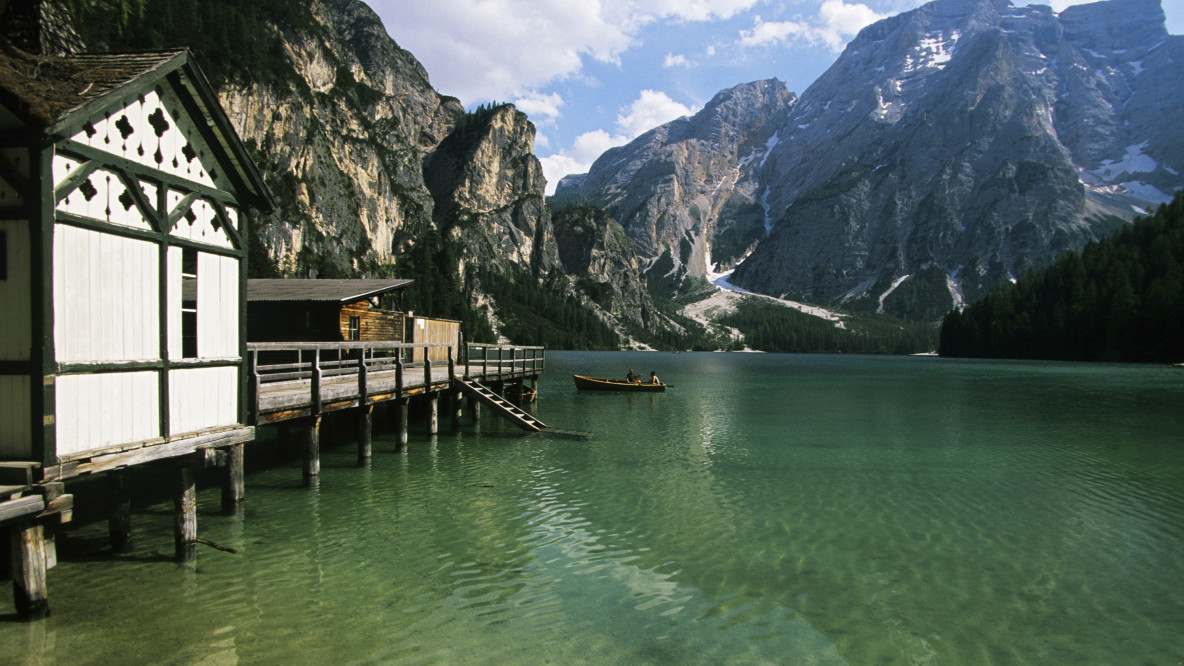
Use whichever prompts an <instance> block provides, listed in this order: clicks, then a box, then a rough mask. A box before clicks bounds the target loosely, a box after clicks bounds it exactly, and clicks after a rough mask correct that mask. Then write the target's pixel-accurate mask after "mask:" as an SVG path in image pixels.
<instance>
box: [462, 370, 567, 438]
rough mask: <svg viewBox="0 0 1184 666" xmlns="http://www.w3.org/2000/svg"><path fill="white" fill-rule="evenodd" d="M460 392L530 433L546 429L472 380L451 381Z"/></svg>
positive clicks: (544, 424) (487, 388) (508, 402)
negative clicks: (487, 406)
mask: <svg viewBox="0 0 1184 666" xmlns="http://www.w3.org/2000/svg"><path fill="white" fill-rule="evenodd" d="M453 381H454V382H455V383H456V384H457V385H458V386H459V387H460V389H461V390H462V391H464V392H465V393H466V394H468V395H470V396H473V397H475V398H477V399H478V400H480V401H481V402H482V403H484V404H486V405H489V406H490V407H492V408H493V409H494V410H495V411H497V413H498V414H500V415H501V416H502V417H504V418H506V419H509V420H510V421H511V422H513V423H514V425H516V426H518V427H519V428H522V429H523V430H529V431H531V432H539V431H540V430H543V429H545V428H546V427H547V424H546V423H543V422H542V421H540V420H538V419H536V418H535V417H533V416H531V415H530V414H527V413H526V412H525V411H523V410H522V409H520V408H519V407H518V406H517V405H515V404H514V403H512V402H510V401H509V400H506V399H505V398H503V397H502V396H500V395H498V394H497V393H495V392H494V391H493V389H491V388H489V387H488V386H485V385H483V384H481V383H480V382H477V381H475V380H472V379H455V380H453Z"/></svg>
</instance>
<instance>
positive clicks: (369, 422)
mask: <svg viewBox="0 0 1184 666" xmlns="http://www.w3.org/2000/svg"><path fill="white" fill-rule="evenodd" d="M373 413H374V405H364V406H363V407H362V408H361V409H360V410H358V462H359V463H364V462H366V461H367V460H370V435H371V434H372V433H373V430H374V417H373Z"/></svg>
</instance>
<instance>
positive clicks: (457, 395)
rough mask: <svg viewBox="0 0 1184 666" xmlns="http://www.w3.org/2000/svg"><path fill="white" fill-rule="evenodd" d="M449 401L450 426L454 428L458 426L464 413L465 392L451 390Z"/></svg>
mask: <svg viewBox="0 0 1184 666" xmlns="http://www.w3.org/2000/svg"><path fill="white" fill-rule="evenodd" d="M451 401H452V402H451V403H450V404H449V407H450V408H451V411H452V427H453V429H456V428H459V427H460V419H461V417H462V416H463V415H464V407H465V394H464V393H461V391H460V389H456V390H455V391H453V392H452V397H451Z"/></svg>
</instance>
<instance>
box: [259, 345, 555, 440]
mask: <svg viewBox="0 0 1184 666" xmlns="http://www.w3.org/2000/svg"><path fill="white" fill-rule="evenodd" d="M462 349H463V352H464V353H463V357H462V358H461V359H457V358H456V350H457V347H456V346H455V345H453V344H450V343H446V342H418V343H416V342H410V343H409V342H394V341H386V342H251V343H248V344H247V374H248V400H249V405H250V406H251V407H250V409H251V410H252V414H251V416H252V420H253V422H255V423H263V422H270V421H274V420H281V419H286V418H294V417H296V416H299V415H312V416H315V415H319V414H321V413H322V412H324V411H332V410H336V409H344V408H347V407H353V406H363V405H367V404H372V403H374V402H378V401H381V400H389V399H393V398H400V397H405V396H407V395H410V394H413V393H421V392H427V391H435V390H439V389H440V388H442V387H444V386H447V385H448V384H449V383H451V381H452V380H453V379H457V378H458V377H463V378H464V379H470V378H472V379H477V380H481V381H497V380H503V379H512V378H516V377H525V376H531V375H534V376H537V375H539V374H541V373H542V372H543V368H544V358H545V356H544V349H543V348H542V347H516V346H510V345H486V344H468V345H465V346H464V347H463V348H462ZM440 351H444V354H441V353H439V352H440ZM433 357H437V358H439V357H443V359H442V360H438V361H434V360H432V359H433ZM458 365H459V366H461V367H459V368H458V367H457V366H458ZM351 377H356V378H357V379H356V381H353V380H351ZM264 414H271V415H272V416H268V417H266V418H265V417H264Z"/></svg>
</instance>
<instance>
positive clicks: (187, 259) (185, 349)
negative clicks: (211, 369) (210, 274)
mask: <svg viewBox="0 0 1184 666" xmlns="http://www.w3.org/2000/svg"><path fill="white" fill-rule="evenodd" d="M181 356H182V358H197V250H194V249H191V248H184V249H182V250H181Z"/></svg>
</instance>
